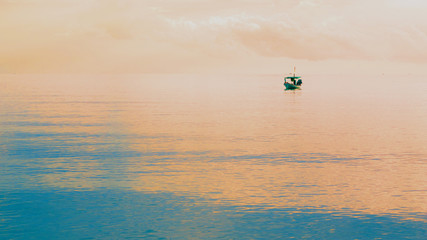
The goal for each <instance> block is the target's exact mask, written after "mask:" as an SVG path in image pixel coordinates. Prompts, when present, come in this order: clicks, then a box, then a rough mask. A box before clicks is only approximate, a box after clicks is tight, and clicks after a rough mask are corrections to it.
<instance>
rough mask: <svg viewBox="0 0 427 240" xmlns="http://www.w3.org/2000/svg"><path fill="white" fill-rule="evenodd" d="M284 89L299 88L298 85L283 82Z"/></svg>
mask: <svg viewBox="0 0 427 240" xmlns="http://www.w3.org/2000/svg"><path fill="white" fill-rule="evenodd" d="M284 85H285V87H286V89H299V86H297V85H294V84H291V83H285V84H284Z"/></svg>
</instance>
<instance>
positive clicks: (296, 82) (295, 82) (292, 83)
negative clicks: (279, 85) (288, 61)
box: [283, 67, 302, 90]
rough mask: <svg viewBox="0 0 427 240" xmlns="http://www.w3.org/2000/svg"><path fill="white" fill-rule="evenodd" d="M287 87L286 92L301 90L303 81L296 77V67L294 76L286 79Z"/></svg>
mask: <svg viewBox="0 0 427 240" xmlns="http://www.w3.org/2000/svg"><path fill="white" fill-rule="evenodd" d="M284 80H285V83H284V84H283V85H285V87H286V90H293V89H299V88H300V87H301V85H302V79H301V77H299V76H296V75H295V67H294V73H293V75H292V76H289V77H285V79H284Z"/></svg>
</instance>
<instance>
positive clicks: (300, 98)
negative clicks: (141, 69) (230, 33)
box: [0, 75, 427, 239]
mask: <svg viewBox="0 0 427 240" xmlns="http://www.w3.org/2000/svg"><path fill="white" fill-rule="evenodd" d="M343 79H346V77H343V76H328V77H326V76H309V77H308V78H307V79H306V80H305V86H303V88H302V90H296V91H284V90H283V86H282V82H281V78H280V76H212V77H210V78H209V79H204V80H202V79H201V78H200V77H199V76H187V75H165V76H163V75H162V76H156V75H137V76H55V75H50V76H49V75H27V76H12V75H4V76H2V77H1V78H0V87H1V90H0V97H1V103H0V110H1V111H0V130H1V135H0V151H1V158H0V167H1V168H0V169H1V170H0V173H1V175H0V238H1V239H292V238H294V239H426V237H425V236H427V212H426V211H425V207H426V206H427V200H426V192H427V189H426V186H427V184H426V183H427V179H426V177H425V176H426V174H425V173H426V169H427V168H426V159H427V158H426V157H427V151H426V147H425V146H426V145H427V144H426V143H427V136H426V135H427V134H426V133H427V131H426V130H427V97H426V95H425V94H424V92H425V90H427V82H426V81H425V80H424V78H422V77H418V78H417V79H415V80H414V86H416V87H414V88H413V89H400V88H399V84H398V83H399V81H398V80H396V79H394V80H393V81H390V79H379V80H376V82H375V81H374V82H371V86H372V88H369V89H366V88H362V87H359V88H357V87H355V86H354V85H353V84H351V83H352V82H353V79H352V78H351V77H348V79H347V80H346V81H347V82H344V83H343V82H342V81H343ZM373 79H377V78H373ZM326 81H329V82H330V83H333V85H332V86H331V87H326V86H325V85H324V84H322V83H324V82H326Z"/></svg>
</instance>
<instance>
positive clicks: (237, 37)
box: [0, 0, 427, 74]
mask: <svg viewBox="0 0 427 240" xmlns="http://www.w3.org/2000/svg"><path fill="white" fill-rule="evenodd" d="M426 12H427V2H426V1H423V0H358V1H353V0H352V1H350V0H264V1H260V0H0V34H1V35H0V73H107V74H108V73H192V72H202V73H206V72H207V73H210V72H216V73H263V74H277V73H284V72H289V71H291V70H292V69H293V66H297V68H298V69H299V70H300V71H303V72H304V73H337V72H338V73H341V72H344V73H402V74H407V73H415V74H427V68H425V67H423V65H424V64H425V63H427V14H425V13H426Z"/></svg>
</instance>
